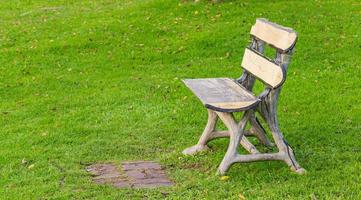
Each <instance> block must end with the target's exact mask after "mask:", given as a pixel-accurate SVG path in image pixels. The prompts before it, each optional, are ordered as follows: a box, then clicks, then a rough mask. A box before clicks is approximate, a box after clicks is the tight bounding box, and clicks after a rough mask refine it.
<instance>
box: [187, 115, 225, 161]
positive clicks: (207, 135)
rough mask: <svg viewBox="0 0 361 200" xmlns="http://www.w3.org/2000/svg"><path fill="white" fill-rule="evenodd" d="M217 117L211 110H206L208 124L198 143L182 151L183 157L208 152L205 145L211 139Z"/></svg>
mask: <svg viewBox="0 0 361 200" xmlns="http://www.w3.org/2000/svg"><path fill="white" fill-rule="evenodd" d="M217 120H218V116H217V114H216V113H215V112H214V111H213V110H209V109H208V122H207V125H206V127H205V129H204V131H203V133H202V135H201V137H200V138H199V141H198V143H197V144H196V145H194V146H191V147H189V148H187V149H185V150H183V151H182V153H183V154H184V155H193V154H195V153H197V152H200V151H204V150H208V149H209V148H208V146H207V143H208V141H209V140H211V139H212V133H213V132H214V130H215V127H216V124H217Z"/></svg>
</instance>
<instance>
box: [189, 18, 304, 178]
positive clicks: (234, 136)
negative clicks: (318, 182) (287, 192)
mask: <svg viewBox="0 0 361 200" xmlns="http://www.w3.org/2000/svg"><path fill="white" fill-rule="evenodd" d="M260 22H262V23H265V24H261V25H259V23H260ZM257 23H258V25H257ZM257 23H256V25H255V26H257V27H258V29H261V30H256V29H255V30H253V33H254V34H256V35H255V36H256V37H253V38H252V44H251V46H250V48H251V49H252V50H254V51H257V52H258V53H260V54H263V50H264V45H265V43H269V44H271V45H273V46H274V47H275V48H277V49H276V57H275V63H277V64H279V65H277V64H275V63H273V62H271V63H272V64H273V65H269V64H267V63H262V62H265V61H264V60H266V61H269V60H267V59H264V58H263V56H260V55H258V54H256V55H257V56H260V57H261V58H262V59H263V60H262V59H259V58H258V57H256V58H252V56H255V55H254V54H252V53H253V51H252V53H251V55H245V57H246V60H245V61H244V62H245V63H242V66H243V65H244V66H246V67H247V66H256V67H253V68H246V67H245V68H246V70H245V71H244V73H243V75H242V76H241V77H240V78H239V79H238V80H237V82H238V83H239V84H241V85H242V86H243V87H241V88H242V90H247V91H252V89H253V86H254V83H255V80H256V78H258V79H262V78H263V79H262V80H263V82H265V83H267V84H269V86H272V88H271V87H269V86H266V88H265V90H264V92H262V94H264V95H262V97H261V96H259V97H258V98H257V101H259V102H258V103H257V104H255V106H256V107H248V108H247V109H245V110H246V111H245V114H244V115H243V117H242V119H241V121H240V122H239V123H237V122H236V120H235V118H234V117H233V113H232V112H224V111H217V112H215V111H214V110H208V114H209V117H208V123H207V126H206V128H205V130H204V132H203V134H202V136H201V138H200V140H199V142H198V144H197V145H195V146H193V147H190V148H187V149H186V150H184V151H183V153H184V154H194V153H196V152H198V151H201V150H206V149H207V148H208V147H207V143H208V142H209V141H211V140H212V139H216V138H221V137H230V142H229V146H228V150H227V153H226V155H225V156H224V158H223V160H222V162H221V164H220V165H219V168H218V173H219V174H224V173H226V172H227V170H228V169H229V168H230V166H232V164H234V163H236V162H254V161H262V160H281V161H284V162H285V163H286V164H287V165H288V166H289V167H290V168H291V170H292V171H295V172H296V173H298V174H303V173H304V172H305V170H304V169H303V168H302V167H301V166H300V165H299V164H298V162H297V161H296V158H295V155H294V153H293V150H292V148H291V147H290V146H289V144H288V143H287V142H286V140H285V139H284V137H283V134H282V132H281V130H280V128H279V123H278V119H277V105H278V98H279V94H280V91H281V89H282V87H281V86H282V84H283V82H284V76H285V73H286V71H287V67H288V64H289V62H290V58H291V56H292V54H293V48H294V45H295V42H296V38H297V35H294V36H295V38H294V39H292V38H293V36H292V34H293V33H294V34H295V32H294V31H293V30H291V29H287V28H284V27H282V26H279V25H276V24H273V23H271V22H268V21H266V20H264V19H260V20H258V21H257ZM262 26H263V28H262ZM270 26H271V27H270ZM272 29H279V30H272ZM267 31H268V32H269V33H267ZM283 32H288V33H289V34H291V36H290V37H289V38H287V37H286V36H287V35H286V36H285V35H284V34H283ZM257 34H258V36H257ZM262 34H266V35H265V36H262ZM267 34H270V35H267ZM277 34H278V35H277ZM272 37H281V39H282V37H286V38H283V40H288V41H285V42H284V43H282V42H279V41H278V40H276V39H274V38H272ZM290 38H291V39H290ZM260 39H263V40H264V41H262V40H260ZM281 39H280V40H281ZM287 46H288V47H287ZM280 49H281V50H284V51H280ZM247 50H248V51H251V50H249V49H246V53H245V54H247ZM248 53H249V52H248ZM247 59H250V60H247ZM258 59H259V60H258ZM254 60H256V61H254ZM247 62H249V63H247ZM269 62H270V61H269ZM274 65H275V66H277V67H279V68H278V69H273V68H274V67H275V66H274ZM244 66H243V67H244ZM264 66H266V67H267V69H265V70H269V68H271V69H273V70H275V71H272V70H271V71H266V72H264V71H263V68H261V67H264ZM281 67H282V68H283V69H282V68H281ZM255 69H256V71H255ZM257 69H259V70H257ZM279 69H280V70H281V71H279ZM252 70H253V71H252ZM280 73H281V75H282V79H281V78H280V77H281V76H278V75H279V74H280ZM283 73H284V74H283ZM186 82H187V81H186ZM227 82H228V81H227ZM186 84H187V83H186ZM192 84H198V83H197V81H195V82H194V83H192ZM192 84H187V86H188V87H190V88H191V89H192V88H197V86H190V85H192ZM212 84H217V85H218V84H219V83H218V82H217V81H216V82H213V83H212ZM206 85H208V84H206ZM223 86H224V87H223V88H222V87H218V89H219V90H222V91H217V92H215V93H216V94H217V95H216V96H217V97H218V96H219V95H221V96H222V94H223V96H224V97H223V96H222V98H224V99H223V100H222V101H225V99H227V98H228V99H232V98H229V97H226V95H224V93H227V94H228V93H231V94H232V93H238V92H239V91H237V90H236V91H233V90H232V89H231V88H232V87H229V85H227V84H224V83H223ZM198 87H199V86H198ZM201 87H204V86H201ZM212 88H217V86H212ZM225 88H227V89H226V90H228V92H227V91H224V90H225ZM203 89H205V90H202V88H197V89H195V91H197V92H195V91H193V92H195V93H196V95H197V93H198V95H197V96H198V97H199V98H200V99H201V101H202V102H208V101H211V100H212V94H209V93H210V91H212V89H210V88H207V87H206V88H203ZM192 90H193V89H192ZM202 92H204V93H202ZM212 92H213V91H212ZM242 92H243V91H242ZM249 93H251V92H249ZM251 94H252V93H251ZM209 95H210V96H209ZM232 96H237V95H236V94H232ZM252 96H253V97H254V95H253V94H252ZM208 98H210V99H211V100H210V99H208ZM222 98H221V99H222ZM216 99H217V98H216ZM227 102H231V101H227ZM254 112H258V113H259V114H260V115H261V116H262V118H263V119H264V121H265V122H266V124H267V125H268V126H269V129H270V131H271V134H272V137H273V139H274V141H275V145H276V147H277V148H278V150H279V151H278V152H277V153H260V152H258V150H257V149H256V147H255V146H253V144H252V143H250V142H249V141H248V139H247V138H246V136H248V135H249V134H253V135H255V136H257V138H258V139H259V140H260V142H261V143H263V144H264V145H271V143H270V141H269V140H268V138H267V137H266V135H265V132H266V131H265V129H264V128H263V127H262V125H261V123H260V122H259V121H258V120H257V118H256V116H255V114H254ZM218 118H220V119H221V120H222V121H223V123H224V124H225V125H226V127H227V128H228V131H218V130H216V129H215V127H216V123H217V119H218ZM248 122H250V125H251V129H250V131H247V130H245V128H246V124H247V123H248ZM240 144H241V145H242V146H243V147H244V148H245V149H246V150H247V151H248V152H250V153H251V154H250V155H240V154H238V152H237V148H238V146H239V145H240Z"/></svg>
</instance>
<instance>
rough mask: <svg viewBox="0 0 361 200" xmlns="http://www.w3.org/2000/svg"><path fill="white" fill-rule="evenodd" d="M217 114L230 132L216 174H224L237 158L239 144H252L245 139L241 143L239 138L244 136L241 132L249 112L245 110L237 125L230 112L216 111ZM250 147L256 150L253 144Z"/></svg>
mask: <svg viewBox="0 0 361 200" xmlns="http://www.w3.org/2000/svg"><path fill="white" fill-rule="evenodd" d="M217 114H218V116H219V117H220V118H221V120H222V121H223V123H224V124H225V125H226V127H227V128H228V129H229V132H230V140H229V145H228V149H227V152H226V155H225V156H224V158H223V160H222V162H221V164H220V165H219V167H218V174H225V173H226V172H227V170H228V169H229V167H230V166H231V165H232V164H233V163H234V162H235V159H236V158H237V155H238V153H237V148H238V146H239V144H242V145H243V146H245V144H246V145H249V144H250V145H252V144H251V143H250V142H249V141H248V140H247V139H246V140H244V141H243V143H242V141H241V139H243V138H245V137H243V134H244V129H245V127H246V124H247V121H248V117H249V112H248V111H246V112H245V113H244V115H243V117H242V119H241V122H240V124H239V125H238V124H237V122H236V121H235V119H234V116H233V114H232V113H222V112H217ZM245 141H246V142H245ZM247 142H248V143H249V144H248V143H247ZM251 148H252V149H253V151H257V149H256V148H255V147H254V146H253V145H252V147H251ZM257 152H258V151H257Z"/></svg>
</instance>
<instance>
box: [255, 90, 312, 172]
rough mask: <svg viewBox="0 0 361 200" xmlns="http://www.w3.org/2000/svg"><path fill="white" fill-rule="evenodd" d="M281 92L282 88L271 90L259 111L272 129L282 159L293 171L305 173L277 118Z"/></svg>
mask: <svg viewBox="0 0 361 200" xmlns="http://www.w3.org/2000/svg"><path fill="white" fill-rule="evenodd" d="M279 92H280V88H279V89H277V90H274V91H271V93H270V94H269V95H268V97H267V98H266V99H265V101H263V102H261V104H260V105H259V111H260V113H261V115H262V117H264V119H265V121H266V122H267V124H268V126H269V128H270V130H271V133H272V136H273V139H274V141H275V143H276V146H277V148H278V149H279V154H280V155H281V157H280V160H283V161H284V162H286V163H287V165H288V166H289V167H291V170H292V171H294V172H296V173H298V174H303V173H305V172H306V171H305V169H303V168H302V167H301V166H300V165H299V164H298V163H297V161H296V158H295V155H294V153H293V150H292V148H291V147H290V146H289V145H288V144H287V142H286V140H285V139H284V137H283V134H282V132H281V130H280V128H279V123H278V118H277V103H278V96H279Z"/></svg>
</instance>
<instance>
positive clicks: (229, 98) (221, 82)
mask: <svg viewBox="0 0 361 200" xmlns="http://www.w3.org/2000/svg"><path fill="white" fill-rule="evenodd" d="M183 82H184V83H185V84H186V86H187V87H188V88H189V89H190V90H192V92H193V93H194V94H195V95H196V96H197V97H198V98H199V99H200V100H201V102H202V103H203V104H204V105H205V106H206V107H207V108H209V109H211V110H215V111H219V112H236V111H242V110H248V109H251V108H253V107H255V106H257V105H258V103H259V102H260V99H258V98H257V97H256V96H255V95H254V94H253V93H252V92H250V91H248V90H247V89H246V88H244V87H243V86H242V85H240V84H238V83H237V82H235V81H234V80H232V79H229V78H206V79H185V80H183Z"/></svg>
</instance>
